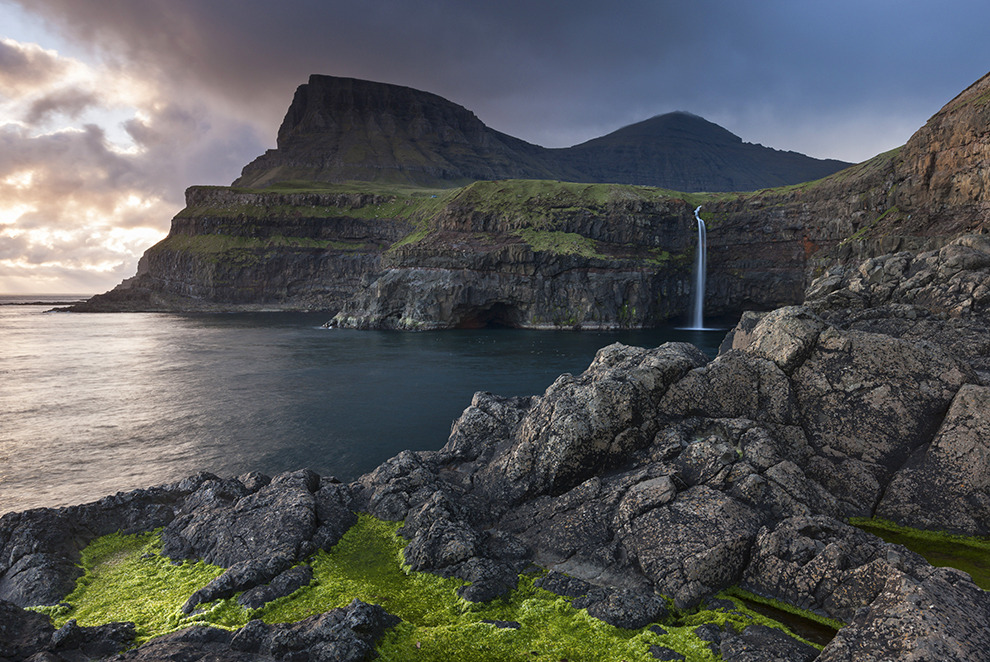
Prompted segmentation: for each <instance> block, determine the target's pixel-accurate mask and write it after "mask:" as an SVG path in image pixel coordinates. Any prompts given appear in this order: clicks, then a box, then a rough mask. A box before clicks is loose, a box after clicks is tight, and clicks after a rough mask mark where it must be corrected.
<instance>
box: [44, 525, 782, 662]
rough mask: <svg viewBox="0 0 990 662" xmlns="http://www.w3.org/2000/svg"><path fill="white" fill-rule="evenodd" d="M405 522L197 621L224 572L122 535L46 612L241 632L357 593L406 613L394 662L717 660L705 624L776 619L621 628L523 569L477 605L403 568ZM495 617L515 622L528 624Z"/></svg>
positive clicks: (716, 618)
mask: <svg viewBox="0 0 990 662" xmlns="http://www.w3.org/2000/svg"><path fill="white" fill-rule="evenodd" d="M400 526H401V523H393V522H384V521H381V520H377V519H375V518H373V517H371V516H370V515H359V517H358V523H357V524H356V525H354V526H353V527H352V528H351V529H350V530H349V531H348V532H347V533H346V534H345V535H344V537H343V538H342V539H341V540H340V542H338V543H337V545H335V546H334V547H333V549H331V550H330V551H329V552H325V551H320V552H317V553H316V554H314V555H313V556H312V557H310V559H309V563H310V565H311V567H312V568H313V574H314V581H313V582H312V583H311V584H310V585H309V586H306V587H304V588H302V589H300V590H298V591H296V592H295V593H293V594H292V595H290V596H287V597H285V598H281V599H279V600H276V601H275V602H272V603H270V604H268V605H266V606H265V607H263V608H261V609H258V610H253V611H248V610H245V609H243V608H242V607H241V606H240V605H238V604H237V603H236V601H234V600H233V599H230V600H221V601H218V602H215V603H211V604H208V605H205V609H204V611H202V612H201V613H199V614H196V615H193V616H187V615H185V614H183V613H182V611H181V607H182V605H183V604H184V603H185V601H186V600H187V599H188V597H189V596H190V595H191V594H192V593H194V592H195V591H196V590H197V589H199V588H201V587H202V586H204V585H206V584H207V583H209V582H210V581H211V580H212V579H214V578H215V577H217V576H219V575H220V574H221V573H222V572H223V569H222V568H219V567H216V566H211V565H208V564H206V563H203V562H197V563H192V562H188V561H187V562H184V563H181V564H176V563H174V562H172V561H171V560H170V559H168V558H166V557H163V556H162V555H161V542H160V538H159V535H158V534H157V533H146V534H138V535H122V534H119V533H118V534H112V535H109V536H104V537H102V538H98V539H97V540H95V541H93V542H92V543H91V544H90V545H89V546H88V547H87V548H86V549H85V550H84V551H83V554H82V560H81V565H82V567H83V569H84V571H85V575H84V576H83V577H82V578H81V579H80V580H79V582H78V585H77V587H76V589H75V590H74V591H73V592H72V593H71V594H70V595H69V596H67V597H66V599H65V601H64V603H63V605H64V604H68V605H69V606H68V607H66V606H59V607H43V608H38V611H42V612H44V613H47V614H49V615H50V616H51V617H52V619H53V621H54V623H55V625H56V627H60V626H61V625H63V624H64V623H65V622H66V621H68V620H69V619H71V618H74V619H76V620H77V622H78V623H79V624H80V625H100V624H103V623H108V622H112V621H132V622H134V623H135V624H136V626H137V634H138V643H142V642H144V641H146V640H147V639H149V638H151V637H154V636H158V635H161V634H165V633H168V632H172V631H174V630H177V629H180V628H183V627H187V626H189V625H192V624H194V623H199V624H209V625H214V626H218V627H225V628H236V627H240V626H242V625H244V624H245V623H247V621H248V620H250V619H253V618H260V619H262V620H264V621H266V622H269V623H278V622H293V621H297V620H301V619H303V618H306V617H307V616H310V615H314V614H320V613H323V612H326V611H329V610H331V609H333V608H335V607H343V606H345V605H347V604H349V603H350V602H351V601H352V600H354V599H355V598H357V599H360V600H362V601H364V602H368V603H371V604H378V605H381V606H382V607H384V608H385V609H386V611H388V612H389V613H392V614H395V615H396V616H399V617H400V618H401V619H402V623H401V624H400V625H398V626H397V627H395V628H393V629H392V630H390V631H389V632H388V633H387V634H386V637H385V639H384V641H383V642H382V643H381V645H380V647H379V652H380V653H381V656H382V659H384V660H407V659H411V658H415V659H417V660H426V661H429V660H437V661H442V662H455V661H459V660H472V661H474V660H480V661H485V660H491V661H496V660H499V661H501V660H506V659H531V660H544V661H547V662H549V661H553V662H557V661H559V660H561V659H568V660H603V661H604V660H628V661H629V662H634V661H637V660H642V661H649V660H653V659H654V658H653V656H652V655H651V654H650V653H649V648H650V646H652V645H661V646H666V647H668V648H672V649H674V650H677V651H679V652H680V653H682V654H683V655H685V656H686V657H687V659H688V660H699V661H701V660H716V659H718V658H717V657H716V656H714V655H713V654H712V653H711V651H710V650H709V649H708V644H707V642H704V641H702V640H701V639H699V638H698V637H697V636H696V635H695V634H694V628H695V627H697V626H698V625H702V624H704V623H716V624H718V625H719V626H720V627H726V626H729V627H732V628H733V629H735V630H737V631H738V630H741V629H742V628H744V627H746V626H747V625H750V624H753V623H759V624H763V625H770V626H773V627H780V625H779V624H778V623H776V622H775V621H772V620H770V619H767V618H765V617H763V616H760V615H759V614H756V613H755V612H753V611H750V610H749V609H747V608H745V607H744V606H743V605H742V604H741V603H739V602H738V601H734V602H736V604H737V606H738V612H739V613H735V612H729V613H726V612H722V611H709V610H704V611H698V612H694V613H687V614H677V613H672V616H671V617H670V618H669V619H668V622H665V623H663V624H661V627H662V628H663V630H664V631H665V632H666V634H658V633H657V632H653V631H651V630H649V629H648V628H642V629H639V630H625V629H622V628H617V627H613V626H611V625H608V624H606V623H604V622H602V621H600V620H598V619H595V618H592V617H591V616H588V614H587V613H586V612H585V611H584V610H579V609H575V608H574V607H573V606H571V603H570V600H569V599H567V598H563V597H560V596H557V595H555V594H553V593H550V592H548V591H544V590H543V589H540V588H537V587H536V586H535V584H534V579H535V577H536V576H538V575H539V574H541V573H542V571H541V570H538V569H535V568H534V573H531V574H527V575H523V576H521V577H520V581H519V584H518V586H517V587H516V589H515V590H513V591H512V592H510V593H509V594H508V595H507V596H505V597H503V598H500V599H496V600H493V601H491V602H488V603H470V602H467V601H465V600H463V599H461V598H460V597H458V595H457V593H456V591H457V589H458V588H459V587H460V586H462V585H463V584H464V582H463V581H461V580H459V579H445V578H442V577H438V576H435V575H432V574H429V573H425V572H415V571H412V570H410V569H409V567H408V566H406V565H405V564H404V560H403V556H402V549H403V548H404V547H405V544H406V541H405V540H403V539H402V538H401V537H399V536H398V535H397V533H396V531H397V529H398V528H399V527H400ZM485 621H514V622H516V623H518V624H519V628H508V627H498V626H497V625H494V624H491V623H486V622H485Z"/></svg>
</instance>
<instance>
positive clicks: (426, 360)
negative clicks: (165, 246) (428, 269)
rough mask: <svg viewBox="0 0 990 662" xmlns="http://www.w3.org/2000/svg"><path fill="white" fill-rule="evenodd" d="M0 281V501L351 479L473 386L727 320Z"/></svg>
mask: <svg viewBox="0 0 990 662" xmlns="http://www.w3.org/2000/svg"><path fill="white" fill-rule="evenodd" d="M77 298H78V297H67V296H58V297H51V296H44V297H42V296H20V297H14V296H0V513H4V512H8V511H18V510H25V509H28V508H35V507H42V506H45V507H53V506H62V505H70V504H76V503H84V502H87V501H92V500H95V499H98V498H100V497H102V496H105V495H108V494H114V493H116V492H119V491H128V490H132V489H135V488H139V487H148V486H152V485H159V484H162V483H167V482H171V481H175V480H180V479H182V478H184V477H186V476H189V475H192V474H194V473H196V472H199V471H209V472H211V473H215V474H217V475H220V476H236V475H240V474H242V473H245V472H248V471H261V472H264V473H267V474H274V473H277V472H280V471H285V470H291V469H300V468H304V467H308V468H311V469H313V470H314V471H316V472H317V473H319V474H321V475H325V476H329V475H333V476H337V477H338V478H340V479H341V480H351V479H354V478H356V477H358V476H360V475H361V474H363V473H365V472H367V471H370V470H372V469H374V468H375V467H376V466H377V465H378V464H380V463H381V462H382V461H384V460H386V459H388V458H389V457H391V456H393V455H395V454H396V453H398V452H399V451H401V450H403V449H412V450H432V449H438V448H440V447H441V446H443V444H444V443H445V442H446V440H447V436H448V435H449V433H450V425H451V423H452V422H453V421H454V420H455V419H456V418H457V417H458V416H459V415H460V413H461V412H462V411H463V410H464V409H465V408H466V407H467V406H468V405H470V403H471V396H472V395H473V394H474V393H475V392H476V391H490V392H493V393H497V394H500V395H506V396H513V395H533V394H540V393H542V392H543V391H544V390H545V389H546V388H547V387H548V386H549V385H550V384H551V383H553V381H554V380H555V379H556V378H557V377H558V376H559V375H560V374H561V373H565V372H570V373H573V374H578V373H580V372H582V371H583V370H584V369H585V368H587V366H588V364H589V363H590V362H591V360H592V358H594V355H595V352H596V351H597V350H598V349H599V348H600V347H603V346H605V345H608V344H610V343H613V342H623V343H627V344H632V345H640V346H649V347H652V346H656V345H659V344H662V343H663V342H666V341H668V340H683V341H687V342H693V343H694V344H696V345H698V346H699V347H701V348H702V349H703V350H704V351H706V352H707V353H708V354H709V355H712V356H714V354H715V352H716V351H717V347H718V344H719V342H721V340H722V337H723V335H724V333H718V332H710V331H709V332H701V331H685V330H678V329H675V328H661V329H652V330H644V331H624V332H587V331H585V332H573V331H527V330H519V329H481V330H470V331H435V332H420V333H409V332H390V331H352V330H345V329H324V328H321V325H322V324H323V323H324V322H325V321H327V319H328V316H327V315H326V314H325V313H226V314H158V313H114V314H97V313H65V312H48V311H50V310H51V308H52V306H53V305H54V303H56V302H64V301H71V300H74V299H77Z"/></svg>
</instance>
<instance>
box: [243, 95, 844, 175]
mask: <svg viewBox="0 0 990 662" xmlns="http://www.w3.org/2000/svg"><path fill="white" fill-rule="evenodd" d="M846 165H848V164H846V163H843V162H841V161H834V160H820V159H813V158H810V157H807V156H804V155H802V154H797V153H795V152H781V151H778V150H774V149H769V148H767V147H763V146H762V145H753V144H751V143H744V142H743V141H742V140H741V139H740V138H739V137H738V136H735V135H733V134H731V133H729V132H728V131H726V130H725V129H723V128H721V127H719V126H717V125H715V124H712V123H711V122H707V121H706V120H704V119H702V118H700V117H697V116H694V115H690V114H688V113H670V114H667V115H661V116H658V117H654V118H652V119H650V120H646V121H645V122H640V123H638V124H634V125H632V126H628V127H625V128H623V129H620V130H618V131H615V132H614V133H611V134H609V135H607V136H603V137H601V138H597V139H595V140H591V141H588V142H586V143H583V144H581V145H577V146H575V147H571V148H567V149H545V148H543V147H539V146H537V145H532V144H529V143H527V142H524V141H522V140H519V139H517V138H513V137H511V136H507V135H505V134H503V133H499V132H498V131H495V130H493V129H490V128H489V127H487V126H485V124H484V123H482V122H481V120H479V119H478V118H477V117H476V116H475V115H474V113H472V112H470V111H469V110H467V109H465V108H463V107H461V106H458V105H457V104H454V103H451V102H450V101H447V100H446V99H443V98H442V97H439V96H437V95H435V94H430V93H428V92H421V91H419V90H414V89H411V88H408V87H402V86H398V85H387V84H385V83H373V82H369V81H363V80H354V79H351V78H337V77H334V76H316V75H314V76H310V79H309V82H308V83H307V84H305V85H301V86H299V88H298V89H297V90H296V94H295V97H294V98H293V100H292V105H291V106H289V110H288V112H287V113H286V115H285V119H284V120H283V121H282V126H281V128H280V129H279V132H278V147H277V149H274V150H269V151H268V152H267V153H265V154H264V155H262V156H260V157H258V158H257V159H256V160H255V161H253V162H252V163H250V164H248V165H247V166H246V167H245V168H244V171H243V173H242V174H241V177H240V178H239V179H238V180H237V181H236V182H234V184H235V185H236V186H249V187H261V186H267V185H269V184H272V183H275V182H280V181H289V180H305V181H319V182H342V181H349V180H360V181H375V182H400V183H409V184H416V185H422V186H458V185H463V184H466V183H468V182H471V181H475V180H479V179H515V178H524V179H559V180H564V181H572V182H618V183H623V184H641V185H647V186H662V187H664V188H671V189H676V190H679V191H741V190H751V189H755V188H763V187H767V186H780V185H783V184H796V183H798V182H803V181H807V180H809V179H817V178H819V177H823V176H825V175H827V174H829V173H832V172H835V171H836V170H839V169H840V168H842V167H843V166H846Z"/></svg>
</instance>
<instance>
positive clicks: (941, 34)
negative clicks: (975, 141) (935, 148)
mask: <svg viewBox="0 0 990 662" xmlns="http://www.w3.org/2000/svg"><path fill="white" fill-rule="evenodd" d="M22 4H23V5H24V7H25V9H27V10H29V11H32V12H38V13H42V14H43V15H44V16H45V17H47V19H48V20H49V21H51V22H52V23H53V24H55V25H57V26H58V27H59V29H61V30H62V31H63V32H64V33H66V34H68V35H70V36H71V37H73V38H75V39H78V40H84V41H86V42H88V43H90V44H93V45H94V46H97V47H100V48H104V49H107V50H111V51H112V52H113V53H114V54H115V57H119V58H121V59H123V60H125V61H127V62H128V63H130V64H131V65H137V66H140V67H144V68H145V69H146V70H147V71H149V73H150V72H154V75H161V76H163V77H165V78H166V79H168V80H170V81H172V82H173V83H174V84H175V85H176V90H178V89H180V88H182V87H185V88H186V89H194V90H196V91H197V93H199V94H208V95H213V96H216V97H218V98H223V99H224V100H226V101H227V102H228V103H229V105H230V107H231V108H232V112H236V113H243V114H244V115H245V116H251V117H253V118H254V121H256V122H257V125H258V126H259V127H260V126H267V127H269V128H268V131H269V133H268V135H269V136H274V133H275V129H276V128H277V125H278V122H279V120H280V119H281V115H282V113H284V110H285V107H286V106H287V104H288V101H289V99H291V94H292V90H293V89H294V88H295V87H296V86H297V85H298V84H300V83H302V82H305V80H306V77H307V76H308V75H309V74H310V73H328V74H336V75H345V76H354V77H359V78H369V79H373V80H380V81H385V82H392V83H398V84H403V85H409V86H412V87H417V88H420V89H426V90H429V91H432V92H435V93H438V94H441V95H443V96H445V97H447V98H449V99H451V100H452V101H455V102H457V103H460V104H462V105H465V106H467V107H468V108H470V109H472V110H474V111H475V112H477V113H478V115H479V116H480V117H481V118H482V119H483V120H484V121H486V122H487V123H489V124H490V125H492V126H494V127H495V128H498V129H500V130H502V131H506V132H508V133H512V134H513V135H518V136H520V137H522V138H525V139H529V140H532V141H536V142H543V143H547V142H548V139H549V140H550V141H552V142H554V143H555V144H554V145H553V146H559V145H563V144H571V143H574V142H578V141H580V140H584V139H586V138H590V137H593V136H594V135H597V134H598V133H600V132H601V131H602V130H607V129H614V128H617V127H618V126H621V125H622V124H625V123H629V122H632V121H636V120H639V119H644V118H646V117H649V116H651V115H653V114H657V113H660V112H666V111H669V110H673V109H684V110H690V111H692V112H695V113H698V114H701V115H703V116H706V117H712V118H716V119H720V120H722V121H723V122H726V123H728V124H732V123H736V124H738V125H739V127H755V126H756V125H758V124H759V123H761V122H762V123H763V124H767V123H772V122H773V121H774V120H778V121H780V122H784V123H791V124H793V125H795V126H798V125H800V126H806V127H809V128H810V127H814V126H815V125H821V126H823V127H824V130H826V131H827V130H828V121H829V118H830V116H831V115H833V114H834V115H836V116H837V117H839V116H842V115H843V114H845V115H849V114H850V113H853V114H856V113H858V114H861V115H864V116H865V115H866V114H867V113H869V112H874V113H879V112H881V111H882V110H883V108H885V107H886V108H887V109H888V110H889V111H891V112H893V113H895V114H897V113H914V114H915V115H919V116H920V117H921V120H920V121H919V122H918V125H920V124H921V123H923V121H924V119H926V118H927V116H928V115H930V114H932V113H934V112H935V111H937V110H938V108H939V107H940V106H941V105H942V103H944V102H946V101H948V100H949V98H951V97H952V96H953V95H954V94H956V93H957V92H958V91H960V90H962V89H963V88H964V87H966V86H967V85H968V84H969V83H971V82H973V81H974V80H976V79H977V78H978V77H979V76H980V75H982V74H983V73H985V69H986V68H987V66H988V63H990V45H988V44H990V40H986V39H985V38H984V36H983V34H982V32H983V29H984V26H985V25H987V24H988V20H990V7H988V6H986V5H985V4H980V3H977V2H964V3H960V2H956V3H948V4H943V5H939V7H938V9H937V10H936V9H934V8H933V7H932V6H931V5H930V3H922V2H911V1H907V2H905V1H903V0H899V1H896V2H895V1H893V0H876V1H873V2H869V3H862V2H852V1H851V0H838V1H833V2H829V3H822V2H804V1H802V0H768V1H764V2H760V3H752V2H751V3H746V2H714V1H710V0H708V1H705V0H702V1H698V0H694V1H692V2H680V1H678V2H674V1H638V2H620V3H610V4H609V5H607V6H606V4H605V3H600V2H532V1H529V2H518V1H503V2H499V3H473V2H463V1H460V0H449V1H432V2H430V1H428V2H409V1H397V0H396V1H393V0H366V1H364V2H351V3H343V2H325V1H320V2H316V1H307V0H300V1H296V2H287V3H281V4H279V5H277V7H276V5H274V4H272V3H271V2H259V1H250V0H248V1H233V0H219V1H213V2H202V1H200V0H143V1H140V2H134V1H133V0H104V1H103V2H99V3H92V2H87V3H81V2H78V0H30V2H28V1H27V0H22ZM739 127H732V126H730V127H729V128H730V129H733V130H736V131H737V132H739V131H740V130H741V129H740V128H739ZM762 133H763V134H765V135H766V136H773V135H774V130H773V127H772V126H769V127H765V128H764V129H763V131H762ZM791 133H793V131H791ZM785 134H786V131H785ZM743 137H744V139H748V138H749V136H745V135H744V136H743ZM906 138H907V136H903V139H906ZM773 146H775V147H779V148H785V149H786V148H790V147H791V146H789V145H786V144H774V145H773ZM819 156H840V157H841V156H843V155H842V154H820V155H819Z"/></svg>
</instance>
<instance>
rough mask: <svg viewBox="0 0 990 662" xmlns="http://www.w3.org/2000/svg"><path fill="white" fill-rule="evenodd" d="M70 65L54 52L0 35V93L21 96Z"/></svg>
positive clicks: (48, 80)
mask: <svg viewBox="0 0 990 662" xmlns="http://www.w3.org/2000/svg"><path fill="white" fill-rule="evenodd" d="M69 66H70V65H69V64H68V63H67V62H65V61H64V60H62V59H60V58H59V57H58V53H56V52H55V51H52V50H46V49H44V48H42V47H41V46H38V45H37V44H22V43H19V42H17V41H14V40H13V39H8V38H4V37H0V95H3V96H11V95H14V94H16V95H21V94H24V93H25V92H26V91H30V90H33V89H36V88H38V87H43V86H45V85H46V84H48V83H49V82H50V81H51V80H52V79H54V78H56V77H58V76H60V75H63V74H64V73H65V70H66V69H67V68H68V67H69Z"/></svg>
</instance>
